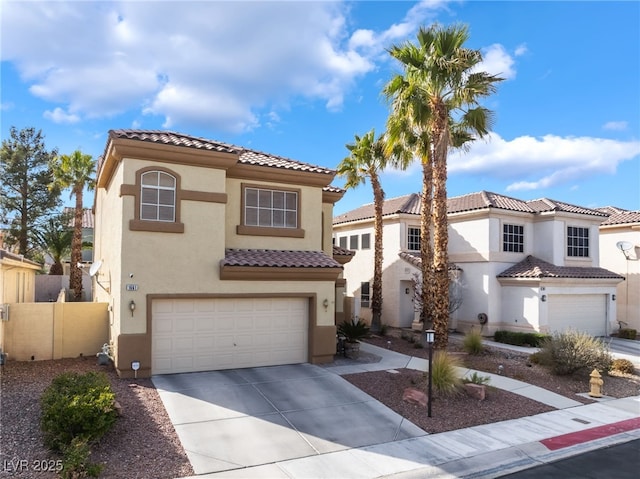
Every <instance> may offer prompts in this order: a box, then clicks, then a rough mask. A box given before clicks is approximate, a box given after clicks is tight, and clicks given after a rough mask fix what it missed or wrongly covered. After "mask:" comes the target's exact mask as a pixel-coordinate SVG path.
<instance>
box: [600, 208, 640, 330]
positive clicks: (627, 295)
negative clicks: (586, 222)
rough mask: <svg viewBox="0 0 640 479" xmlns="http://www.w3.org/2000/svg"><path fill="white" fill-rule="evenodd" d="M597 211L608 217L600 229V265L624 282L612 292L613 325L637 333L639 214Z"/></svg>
mask: <svg viewBox="0 0 640 479" xmlns="http://www.w3.org/2000/svg"><path fill="white" fill-rule="evenodd" d="M598 210H599V211H603V212H604V213H607V214H609V215H610V216H609V218H607V220H606V221H605V222H604V223H602V224H601V225H600V264H601V265H602V266H603V267H604V268H607V269H609V270H611V271H615V272H616V273H618V274H619V275H621V276H623V277H624V278H625V281H624V282H622V283H619V284H618V289H617V292H616V303H617V308H616V310H617V313H618V317H617V321H618V323H619V325H620V327H623V328H633V329H635V330H636V331H640V211H638V210H636V211H629V210H624V209H621V208H615V207H606V208H598Z"/></svg>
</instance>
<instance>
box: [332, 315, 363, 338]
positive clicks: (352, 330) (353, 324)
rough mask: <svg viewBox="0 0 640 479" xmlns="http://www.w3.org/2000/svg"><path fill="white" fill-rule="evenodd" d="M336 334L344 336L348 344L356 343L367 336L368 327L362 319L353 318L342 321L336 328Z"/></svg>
mask: <svg viewBox="0 0 640 479" xmlns="http://www.w3.org/2000/svg"><path fill="white" fill-rule="evenodd" d="M338 334H340V335H341V336H344V337H345V338H346V340H347V342H348V343H357V342H358V341H359V340H361V339H362V338H364V337H365V336H366V335H367V334H369V327H368V326H367V323H365V322H364V321H363V320H362V319H360V318H358V317H355V318H352V319H351V320H344V321H343V322H342V323H341V324H340V325H339V326H338Z"/></svg>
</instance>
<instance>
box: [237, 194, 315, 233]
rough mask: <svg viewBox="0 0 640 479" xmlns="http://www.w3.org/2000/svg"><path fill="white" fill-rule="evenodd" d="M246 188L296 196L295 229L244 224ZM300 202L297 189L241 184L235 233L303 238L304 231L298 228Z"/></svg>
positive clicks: (300, 196) (300, 195) (300, 197)
mask: <svg viewBox="0 0 640 479" xmlns="http://www.w3.org/2000/svg"><path fill="white" fill-rule="evenodd" d="M247 188H254V189H258V190H268V191H284V192H292V193H296V194H297V202H296V210H297V211H296V224H297V228H282V227H274V226H254V225H247V224H245V206H246V205H245V197H246V194H245V190H246V189H247ZM301 202H302V190H301V189H299V188H278V187H275V186H273V185H260V184H255V183H241V185H240V224H238V226H237V227H236V233H237V234H239V235H250V236H278V237H289V238H304V236H305V231H304V229H302V228H300V225H301V210H302V208H301Z"/></svg>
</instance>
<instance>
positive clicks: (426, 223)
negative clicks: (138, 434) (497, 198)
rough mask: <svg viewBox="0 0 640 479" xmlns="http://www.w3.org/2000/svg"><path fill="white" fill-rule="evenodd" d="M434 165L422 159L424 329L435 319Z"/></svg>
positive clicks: (421, 217)
mask: <svg viewBox="0 0 640 479" xmlns="http://www.w3.org/2000/svg"><path fill="white" fill-rule="evenodd" d="M432 188H433V167H432V165H431V162H430V160H429V158H426V159H423V161H422V197H421V198H420V258H421V261H422V310H421V311H420V320H421V321H422V329H423V330H425V329H427V326H428V324H429V323H431V322H432V321H433V307H432V302H431V298H432V291H433V289H432V285H433V281H432V269H431V263H432V260H433V247H432V246H431V207H432V198H433V189H432Z"/></svg>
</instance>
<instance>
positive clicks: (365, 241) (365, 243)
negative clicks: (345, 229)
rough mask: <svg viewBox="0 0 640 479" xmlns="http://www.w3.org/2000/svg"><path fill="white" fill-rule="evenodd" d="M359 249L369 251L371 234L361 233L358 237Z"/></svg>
mask: <svg viewBox="0 0 640 479" xmlns="http://www.w3.org/2000/svg"><path fill="white" fill-rule="evenodd" d="M360 247H361V248H362V249H371V233H363V234H362V236H361V237H360Z"/></svg>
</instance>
